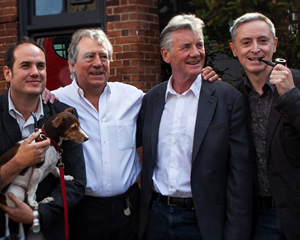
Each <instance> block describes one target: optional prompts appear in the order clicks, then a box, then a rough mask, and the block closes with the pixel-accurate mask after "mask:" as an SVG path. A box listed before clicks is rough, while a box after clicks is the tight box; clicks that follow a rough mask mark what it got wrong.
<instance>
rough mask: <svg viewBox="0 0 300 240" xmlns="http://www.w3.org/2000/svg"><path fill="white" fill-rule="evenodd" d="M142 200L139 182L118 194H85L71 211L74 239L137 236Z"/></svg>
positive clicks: (125, 239) (128, 238)
mask: <svg viewBox="0 0 300 240" xmlns="http://www.w3.org/2000/svg"><path fill="white" fill-rule="evenodd" d="M128 204H129V205H128ZM139 204H140V189H139V187H138V184H137V183H136V184H134V185H132V186H131V187H130V188H129V189H128V190H127V192H126V193H124V194H122V195H118V196H114V197H90V196H84V198H83V199H82V200H81V202H80V203H79V204H78V206H76V207H75V208H74V209H73V210H72V212H71V214H70V240H136V239H137V232H138V218H139ZM128 206H129V207H130V215H129V216H128V212H127V215H126V214H125V213H124V210H125V209H127V208H128ZM127 210H128V209H127Z"/></svg>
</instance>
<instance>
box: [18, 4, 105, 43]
mask: <svg viewBox="0 0 300 240" xmlns="http://www.w3.org/2000/svg"><path fill="white" fill-rule="evenodd" d="M67 1H69V0H63V10H64V9H65V6H66V4H67ZM94 1H95V2H96V10H90V11H83V12H70V13H67V12H63V13H60V14H55V15H46V16H35V14H34V5H35V0H22V1H18V9H19V36H20V37H22V36H29V37H33V38H34V37H42V36H49V35H57V34H65V33H72V32H74V31H75V30H77V29H79V28H84V27H101V28H102V29H103V30H104V31H105V32H106V14H105V8H106V1H103V0H94Z"/></svg>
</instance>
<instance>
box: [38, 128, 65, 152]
mask: <svg viewBox="0 0 300 240" xmlns="http://www.w3.org/2000/svg"><path fill="white" fill-rule="evenodd" d="M41 131H42V133H44V134H45V136H46V137H47V138H49V139H50V141H51V143H52V145H53V146H54V147H55V149H56V151H58V152H61V150H62V149H61V147H60V146H58V144H57V143H56V142H55V141H54V140H53V139H52V138H50V137H49V136H48V135H47V133H46V132H45V129H44V128H43V127H42V128H41Z"/></svg>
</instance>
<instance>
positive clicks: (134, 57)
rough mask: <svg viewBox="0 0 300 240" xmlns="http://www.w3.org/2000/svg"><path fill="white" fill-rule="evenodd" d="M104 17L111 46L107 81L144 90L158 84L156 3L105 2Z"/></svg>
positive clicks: (143, 0)
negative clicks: (111, 56)
mask: <svg viewBox="0 0 300 240" xmlns="http://www.w3.org/2000/svg"><path fill="white" fill-rule="evenodd" d="M106 15H107V35H108V37H109V39H110V41H111V43H112V45H113V46H114V61H113V63H112V64H111V78H110V81H120V82H126V83H129V84H132V85H135V86H136V87H138V88H140V89H142V90H144V91H148V90H149V89H151V88H152V87H153V86H154V85H156V84H157V83H160V82H161V72H160V48H159V19H158V7H157V0H107V1H106Z"/></svg>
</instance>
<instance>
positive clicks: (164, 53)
mask: <svg viewBox="0 0 300 240" xmlns="http://www.w3.org/2000/svg"><path fill="white" fill-rule="evenodd" d="M160 53H161V56H162V58H163V60H164V61H165V62H166V63H170V52H169V51H168V50H167V49H166V48H161V49H160Z"/></svg>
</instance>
